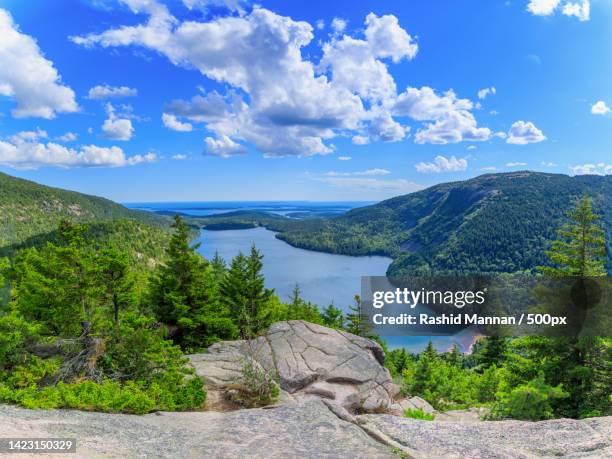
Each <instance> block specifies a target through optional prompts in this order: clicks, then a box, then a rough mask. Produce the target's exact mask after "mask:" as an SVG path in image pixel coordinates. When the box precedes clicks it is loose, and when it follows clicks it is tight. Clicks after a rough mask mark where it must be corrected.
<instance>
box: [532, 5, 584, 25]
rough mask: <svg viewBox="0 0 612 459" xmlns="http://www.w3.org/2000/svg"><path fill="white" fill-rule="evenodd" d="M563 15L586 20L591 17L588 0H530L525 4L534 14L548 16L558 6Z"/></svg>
mask: <svg viewBox="0 0 612 459" xmlns="http://www.w3.org/2000/svg"><path fill="white" fill-rule="evenodd" d="M561 5H562V6H563V7H562V8H561V12H562V13H563V14H564V15H565V16H574V17H576V18H578V19H579V20H580V21H588V20H589V19H590V17H591V2H590V0H577V1H565V2H564V3H563V2H562V1H561V0H530V1H529V3H528V4H527V11H529V12H530V13H531V14H535V15H536V16H550V15H552V14H553V13H554V12H555V11H557V9H558V8H559V6H561Z"/></svg>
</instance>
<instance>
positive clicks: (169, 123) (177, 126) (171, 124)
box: [162, 113, 193, 132]
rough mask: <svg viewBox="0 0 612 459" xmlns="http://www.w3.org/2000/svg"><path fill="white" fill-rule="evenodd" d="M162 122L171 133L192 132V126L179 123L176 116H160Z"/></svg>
mask: <svg viewBox="0 0 612 459" xmlns="http://www.w3.org/2000/svg"><path fill="white" fill-rule="evenodd" d="M162 122H163V123H164V126H166V127H167V128H168V129H172V130H173V131H179V132H190V131H192V130H193V125H192V124H191V123H183V122H181V121H179V120H178V119H177V117H176V116H174V115H170V114H168V113H164V114H162Z"/></svg>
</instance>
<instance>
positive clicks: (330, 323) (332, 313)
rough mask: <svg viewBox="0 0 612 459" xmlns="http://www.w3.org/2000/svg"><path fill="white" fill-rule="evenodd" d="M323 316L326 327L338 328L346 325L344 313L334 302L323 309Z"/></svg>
mask: <svg viewBox="0 0 612 459" xmlns="http://www.w3.org/2000/svg"><path fill="white" fill-rule="evenodd" d="M321 316H322V319H323V324H324V325H325V326H326V327H330V328H338V329H340V328H343V327H344V314H342V311H341V310H340V309H338V308H337V307H335V306H334V304H333V303H332V304H330V305H329V306H327V307H326V308H325V309H323V313H322V314H321Z"/></svg>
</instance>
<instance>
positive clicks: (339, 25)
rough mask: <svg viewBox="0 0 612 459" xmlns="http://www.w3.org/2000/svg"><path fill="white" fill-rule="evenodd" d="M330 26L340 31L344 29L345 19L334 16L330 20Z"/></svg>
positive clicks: (337, 31) (335, 30)
mask: <svg viewBox="0 0 612 459" xmlns="http://www.w3.org/2000/svg"><path fill="white" fill-rule="evenodd" d="M331 27H332V29H333V30H334V32H336V33H342V32H344V30H345V29H346V20H344V19H342V18H334V19H333V20H332V22H331Z"/></svg>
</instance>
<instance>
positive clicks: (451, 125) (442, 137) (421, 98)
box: [393, 86, 491, 144]
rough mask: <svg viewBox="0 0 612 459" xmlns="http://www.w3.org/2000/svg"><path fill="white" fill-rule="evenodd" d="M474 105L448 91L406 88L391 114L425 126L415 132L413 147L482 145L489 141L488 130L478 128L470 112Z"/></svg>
mask: <svg viewBox="0 0 612 459" xmlns="http://www.w3.org/2000/svg"><path fill="white" fill-rule="evenodd" d="M473 108H474V104H473V103H472V102H471V101H470V100H468V99H459V98H458V97H457V95H456V94H455V92H454V91H452V90H450V91H447V92H445V93H444V94H443V95H441V96H440V95H438V94H436V92H435V91H434V90H433V89H432V88H430V87H427V86H423V87H422V88H421V89H417V88H407V89H406V91H404V92H403V93H401V94H400V95H399V97H398V98H397V101H396V103H395V105H394V107H393V113H395V114H397V115H400V116H408V117H410V118H412V119H415V120H418V121H427V120H429V121H433V122H431V123H425V127H424V128H421V129H419V130H418V131H417V133H416V135H415V141H416V142H417V143H434V144H446V143H457V142H461V141H464V140H471V141H484V140H488V139H489V138H491V130H490V129H489V128H479V127H478V123H477V122H476V118H475V117H474V115H473V114H472V112H471V111H470V110H472V109H473Z"/></svg>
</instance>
